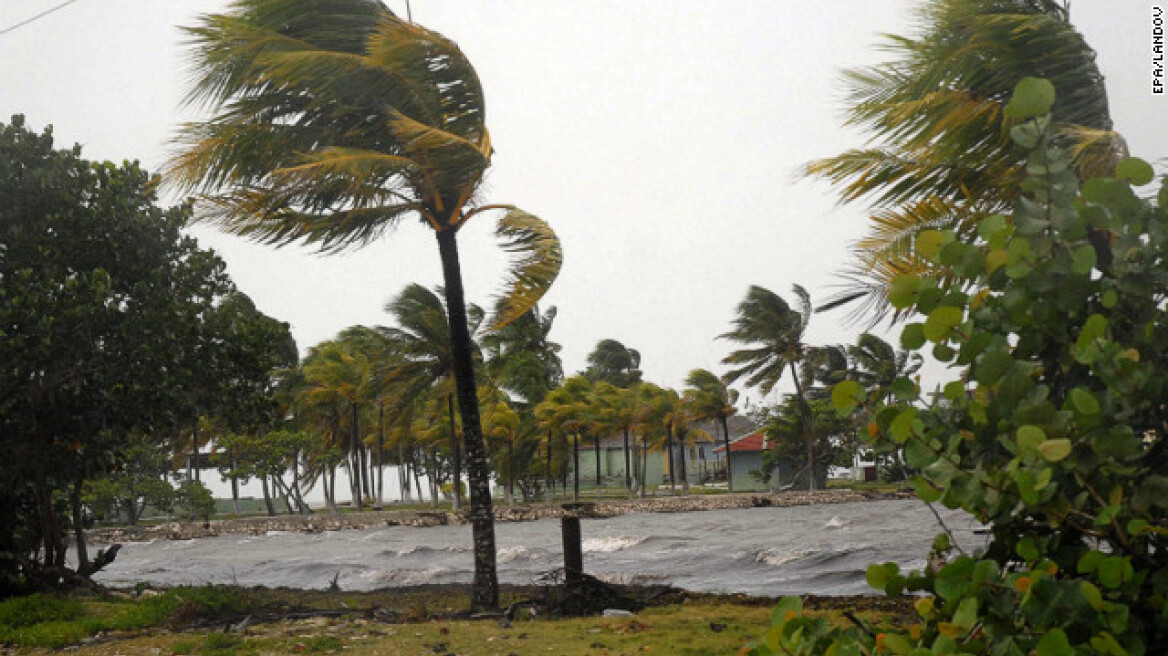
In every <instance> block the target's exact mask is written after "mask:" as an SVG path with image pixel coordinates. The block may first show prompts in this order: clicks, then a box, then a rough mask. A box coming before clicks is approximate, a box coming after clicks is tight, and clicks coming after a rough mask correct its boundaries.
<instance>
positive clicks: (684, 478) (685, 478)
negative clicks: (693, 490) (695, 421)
mask: <svg viewBox="0 0 1168 656" xmlns="http://www.w3.org/2000/svg"><path fill="white" fill-rule="evenodd" d="M685 435H686V434H685V432H684V431H681V432H679V433H678V435H677V450H678V453H679V455H680V458H678V460H677V463H678V464H679V465H681V493H682V495H686V494H689V471H687V470H686V464H685Z"/></svg>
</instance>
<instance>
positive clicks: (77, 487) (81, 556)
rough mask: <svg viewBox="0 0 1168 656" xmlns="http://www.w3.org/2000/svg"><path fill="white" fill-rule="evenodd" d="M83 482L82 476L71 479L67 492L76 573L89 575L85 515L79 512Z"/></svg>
mask: <svg viewBox="0 0 1168 656" xmlns="http://www.w3.org/2000/svg"><path fill="white" fill-rule="evenodd" d="M84 484H85V477H84V476H78V477H76V478H74V479H73V489H72V490H70V492H69V505H70V507H71V510H72V511H73V544H74V546H75V547H77V573H78V574H80V575H82V576H89V574H91V573H92V572H91V570H90V563H89V552H88V551H87V550H86V548H85V517H84V516H82V514H81V487H82V486H83V485H84Z"/></svg>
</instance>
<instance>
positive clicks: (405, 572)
mask: <svg viewBox="0 0 1168 656" xmlns="http://www.w3.org/2000/svg"><path fill="white" fill-rule="evenodd" d="M466 574H469V572H468V571H467V570H463V569H458V568H455V567H430V568H427V569H380V570H374V571H372V572H368V573H365V574H362V575H361V578H363V579H366V580H368V581H369V582H371V583H373V584H374V585H384V586H395V585H419V584H422V583H437V582H442V581H436V579H445V581H447V582H448V581H451V580H454V579H459V578H463V577H464V575H466Z"/></svg>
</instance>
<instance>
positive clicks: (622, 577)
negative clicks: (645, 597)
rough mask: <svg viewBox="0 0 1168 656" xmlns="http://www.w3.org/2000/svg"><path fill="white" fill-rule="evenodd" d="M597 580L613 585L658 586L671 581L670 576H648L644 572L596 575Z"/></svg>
mask: <svg viewBox="0 0 1168 656" xmlns="http://www.w3.org/2000/svg"><path fill="white" fill-rule="evenodd" d="M596 578H598V579H600V580H601V581H604V582H605V583H609V584H612V585H657V584H662V583H669V581H670V577H669V575H668V574H646V573H644V572H636V573H628V572H623V573H621V572H608V573H603V574H596Z"/></svg>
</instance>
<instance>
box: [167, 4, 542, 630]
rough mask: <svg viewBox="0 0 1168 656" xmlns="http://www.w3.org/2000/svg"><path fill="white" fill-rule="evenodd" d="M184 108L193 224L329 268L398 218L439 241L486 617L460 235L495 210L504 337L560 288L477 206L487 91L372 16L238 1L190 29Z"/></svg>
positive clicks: (509, 215) (520, 215)
mask: <svg viewBox="0 0 1168 656" xmlns="http://www.w3.org/2000/svg"><path fill="white" fill-rule="evenodd" d="M186 32H187V34H188V35H189V37H190V43H191V46H192V48H193V53H194V58H193V59H194V74H195V77H194V84H193V88H192V91H191V92H190V94H189V96H188V100H189V101H190V102H192V103H196V104H200V105H203V106H206V107H208V108H209V109H211V110H212V111H213V114H212V116H211V118H209V119H207V120H205V121H202V122H198V123H191V124H187V125H185V126H184V127H183V129H182V133H181V136H180V139H179V141H180V144H181V145H182V147H183V152H182V153H181V154H180V155H178V157H177V158H176V159H175V160H174V161H173V162H172V165H171V166H170V171H171V174H172V176H173V180H174V181H175V182H176V183H177V184H178V185H179V186H180V187H181V188H183V189H186V190H190V191H196V192H201V193H202V197H201V202H200V206H201V209H202V212H203V215H204V216H206V217H208V218H209V219H212V220H214V221H216V222H218V223H219V224H221V225H222V226H223V227H224V228H226V229H227V230H229V231H231V232H235V233H237V234H242V235H247V236H250V237H253V238H255V239H258V240H260V241H263V242H266V243H269V244H275V245H284V244H288V243H292V242H297V241H304V242H307V243H310V244H315V245H317V246H319V247H320V248H321V249H322V250H324V251H328V252H335V251H339V250H343V249H345V248H347V247H355V246H360V245H364V244H367V243H369V242H371V241H372V240H374V239H376V238H377V237H378V236H380V235H381V234H382V233H384V232H385V231H386V230H387V229H388V228H390V227H392V226H394V225H396V224H397V223H399V222H400V221H401V220H402V219H403V218H405V217H407V216H413V217H417V218H419V219H420V220H421V221H422V222H423V223H424V224H425V225H427V226H429V227H430V228H432V229H433V230H434V232H435V234H436V236H437V241H438V251H439V254H440V257H441V261H442V272H443V279H444V289H445V293H446V300H447V307H448V308H449V313H450V329H451V345H452V350H453V352H454V371H455V381H456V383H457V390H458V399H459V408H460V412H461V413H462V419H463V427H464V432H465V435H464V439H465V441H466V448H467V455H468V468H469V472H470V489H471V524H472V527H473V535H474V538H473V539H474V559H475V576H474V583H473V587H472V592H471V596H472V603H471V605H472V607H474V608H475V609H493V608H496V607H497V606H498V580H497V575H496V567H495V538H494V516H493V513H492V509H491V495H490V471H489V464H488V460H487V456H486V452H485V450H484V447H483V438H482V425H481V422H480V420H479V411H478V403H477V400H476V398H475V393H476V389H475V388H476V385H475V373H474V366H473V363H472V359H471V352H472V348H471V337H470V331H469V330H468V328H467V321H466V307H465V301H464V300H463V294H464V293H463V286H462V273H461V268H460V265H459V259H458V242H457V235H458V231H459V229H461V228H462V226H464V225H466V223H467V222H468V221H469V220H470V219H471V218H473V217H474V216H476V215H478V214H480V213H483V212H485V211H488V210H504V214H503V215H502V218H501V219H500V222H499V227H498V229H497V234H498V235H499V236H500V237H501V238H502V239H503V240H504V243H505V248H507V249H508V250H510V251H511V252H512V253H514V254H515V255H516V256H517V261H516V266H515V269H514V270H513V273H512V277H511V280H510V282H509V292H508V294H507V296H506V298H507V299H508V301H507V302H506V303H504V311H503V313H502V314H501V315H499V316H497V317H496V318H495V320H494V324H495V325H501V324H504V323H507V322H509V321H511V320H513V319H514V318H515V317H517V316H519V315H521V314H522V313H523V312H525V311H527V309H528V308H529V307H531V305H532V304H534V303H535V301H537V300H538V299H539V297H540V296H542V294H543V292H544V291H546V289H547V288H548V287H549V286H550V284H551V282H552V280H553V279H554V278H555V276H556V274H557V273H558V272H559V268H560V262H561V252H560V247H559V242H558V241H557V240H556V238H555V235H554V234H553V233H552V231H551V229H550V228H549V227H548V226H547V224H546V223H544V222H543V221H541V220H539V219H538V218H536V217H534V216H532V215H530V214H527V213H525V212H522V211H520V210H518V209H515V208H513V207H510V206H499V205H478V206H476V205H475V203H476V194H477V191H478V188H479V185H480V183H481V182H482V180H483V175H484V172H485V171H486V169H487V167H488V166H489V164H490V158H491V154H492V147H491V139H490V136H489V133H488V131H487V128H486V125H485V122H484V119H485V111H484V101H483V90H482V86H481V85H480V83H479V79H478V76H477V74H476V73H475V71H474V68H473V67H472V66H471V64H470V62H469V61H468V60H467V58H466V57H465V56H464V55H463V53H462V52H461V51H460V50H459V49H458V47H457V46H456V45H455V44H454V42H452V41H450V40H448V39H446V38H445V37H443V36H442V35H440V34H437V33H436V32H432V31H430V30H427V29H425V28H423V27H421V26H418V25H414V24H412V23H409V22H406V21H403V20H401V19H399V18H398V17H397V16H395V15H394V14H393V13H392V12H390V11H389V10H388V9H387V8H386V7H385V6H384V5H383V4H381V3H380V2H377V1H376V0H320V1H317V2H311V3H309V2H304V1H303V0H235V2H234V3H233V4H232V5H231V11H230V13H227V14H218V15H208V16H204V17H202V19H201V21H200V22H199V23H198V24H197V25H195V26H193V27H189V28H187V29H186Z"/></svg>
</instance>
